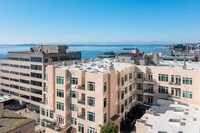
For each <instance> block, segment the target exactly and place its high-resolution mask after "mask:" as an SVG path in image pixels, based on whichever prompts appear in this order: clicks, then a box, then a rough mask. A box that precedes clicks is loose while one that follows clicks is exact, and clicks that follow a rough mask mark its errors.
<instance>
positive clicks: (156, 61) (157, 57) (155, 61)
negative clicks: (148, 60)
mask: <svg viewBox="0 0 200 133" xmlns="http://www.w3.org/2000/svg"><path fill="white" fill-rule="evenodd" d="M159 60H160V59H159V55H158V54H156V53H154V54H153V63H154V64H155V65H157V64H159Z"/></svg>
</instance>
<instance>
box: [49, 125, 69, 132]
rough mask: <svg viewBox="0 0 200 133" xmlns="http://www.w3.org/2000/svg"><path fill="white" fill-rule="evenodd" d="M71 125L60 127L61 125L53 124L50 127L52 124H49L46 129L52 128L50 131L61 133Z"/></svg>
mask: <svg viewBox="0 0 200 133" xmlns="http://www.w3.org/2000/svg"><path fill="white" fill-rule="evenodd" d="M70 125H71V124H67V125H65V126H59V125H54V124H51V125H50V124H47V125H46V127H47V128H50V129H52V130H54V131H56V132H60V131H62V130H64V129H66V128H68V127H70Z"/></svg>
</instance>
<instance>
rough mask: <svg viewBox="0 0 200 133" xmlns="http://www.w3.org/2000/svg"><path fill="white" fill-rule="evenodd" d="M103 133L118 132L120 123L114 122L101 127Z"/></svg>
mask: <svg viewBox="0 0 200 133" xmlns="http://www.w3.org/2000/svg"><path fill="white" fill-rule="evenodd" d="M101 133H118V125H117V124H114V123H113V124H110V125H106V126H103V127H102V128H101Z"/></svg>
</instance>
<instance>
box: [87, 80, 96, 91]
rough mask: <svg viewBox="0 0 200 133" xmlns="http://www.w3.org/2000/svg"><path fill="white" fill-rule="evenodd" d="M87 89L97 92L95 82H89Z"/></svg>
mask: <svg viewBox="0 0 200 133" xmlns="http://www.w3.org/2000/svg"><path fill="white" fill-rule="evenodd" d="M87 87H88V90H89V91H95V82H91V81H88V82H87Z"/></svg>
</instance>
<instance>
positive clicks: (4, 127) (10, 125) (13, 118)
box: [0, 110, 34, 133]
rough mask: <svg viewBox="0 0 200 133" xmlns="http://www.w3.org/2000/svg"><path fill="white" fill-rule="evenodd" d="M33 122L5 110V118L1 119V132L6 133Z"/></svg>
mask: <svg viewBox="0 0 200 133" xmlns="http://www.w3.org/2000/svg"><path fill="white" fill-rule="evenodd" d="M33 121H34V120H32V119H29V118H26V117H23V116H21V115H19V114H16V113H14V112H12V111H10V110H4V116H3V117H2V118H0V132H2V133H5V132H8V131H11V130H13V129H16V128H18V127H21V126H23V125H25V124H28V123H30V122H33Z"/></svg>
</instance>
